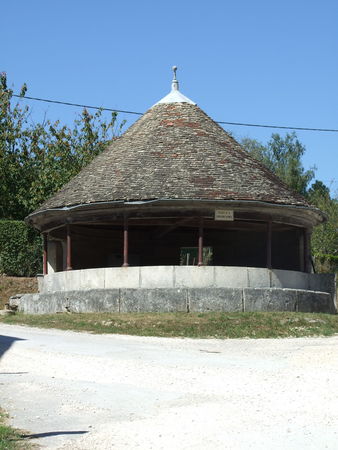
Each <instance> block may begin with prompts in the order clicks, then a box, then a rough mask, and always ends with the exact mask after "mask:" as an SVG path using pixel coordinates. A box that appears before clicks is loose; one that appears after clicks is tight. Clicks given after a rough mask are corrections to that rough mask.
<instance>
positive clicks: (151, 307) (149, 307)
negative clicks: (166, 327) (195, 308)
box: [120, 289, 187, 313]
mask: <svg viewBox="0 0 338 450" xmlns="http://www.w3.org/2000/svg"><path fill="white" fill-rule="evenodd" d="M179 311H180V312H186V311H187V302H186V292H185V290H184V289H121V290H120V312H122V313H123V312H179Z"/></svg>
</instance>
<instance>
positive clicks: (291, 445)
mask: <svg viewBox="0 0 338 450" xmlns="http://www.w3.org/2000/svg"><path fill="white" fill-rule="evenodd" d="M0 335H1V336H0V351H1V354H2V357H1V360H0V382H1V391H0V392H1V394H0V405H1V406H2V407H4V408H5V409H7V410H8V411H9V413H10V414H11V415H12V417H13V419H12V423H13V425H14V426H17V427H20V428H24V429H27V430H30V432H31V433H32V435H36V436H35V437H36V438H37V440H36V442H38V443H39V444H40V445H42V446H43V448H50V449H81V450H83V449H91V450H92V449H100V450H102V449H128V450H129V449H147V450H148V449H156V450H157V449H168V450H169V449H170V450H175V449H177V450H178V449H179V450H181V449H201V450H202V449H203V450H205V449H211V450H214V449H235V450H237V449H255V450H258V449H259V450H261V449H264V448H267V449H269V448H274V450H278V449H283V450H285V449H295V450H296V449H297V450H299V449H303V448H306V449H307V450H309V449H313V450H321V449H332V450H333V449H334V450H336V449H337V448H338V337H333V338H313V339H285V340H281V339H280V340H275V339H271V340H226V341H220V340H192V339H163V338H142V337H129V336H113V335H111V336H108V335H106V336H98V335H90V334H86V333H73V332H64V331H57V330H40V329H33V328H25V327H19V326H9V325H0Z"/></svg>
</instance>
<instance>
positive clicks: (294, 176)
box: [241, 133, 315, 195]
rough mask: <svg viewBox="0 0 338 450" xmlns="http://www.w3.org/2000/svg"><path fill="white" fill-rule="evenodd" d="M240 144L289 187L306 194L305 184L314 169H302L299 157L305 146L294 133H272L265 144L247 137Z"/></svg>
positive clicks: (312, 175)
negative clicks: (283, 135)
mask: <svg viewBox="0 0 338 450" xmlns="http://www.w3.org/2000/svg"><path fill="white" fill-rule="evenodd" d="M241 144H242V146H243V147H244V148H245V149H246V150H247V151H248V152H249V153H250V154H251V156H253V157H254V158H255V159H257V160H258V161H260V162H262V163H263V164H264V165H265V166H266V167H268V169H270V170H271V171H272V172H274V173H275V174H276V175H277V176H278V177H279V178H280V179H281V180H283V181H284V183H286V184H287V185H288V186H289V187H290V188H291V189H293V190H294V191H296V192H299V193H300V194H302V195H306V192H307V186H308V184H309V182H310V181H311V180H312V179H313V177H314V170H315V169H314V168H312V169H310V170H305V169H304V167H303V165H302V161H301V159H302V156H303V155H304V152H305V147H304V146H303V145H302V144H301V143H300V141H299V140H298V139H297V136H296V134H295V133H291V134H289V133H287V134H286V136H285V137H284V138H282V137H281V136H280V135H279V134H278V133H274V134H272V136H271V139H270V141H269V142H268V143H267V145H263V144H262V143H260V142H259V141H256V140H255V139H248V138H246V139H243V140H242V141H241Z"/></svg>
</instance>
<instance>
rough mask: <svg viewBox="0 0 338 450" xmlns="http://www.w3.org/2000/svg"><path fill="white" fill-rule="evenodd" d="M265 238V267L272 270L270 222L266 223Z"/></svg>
mask: <svg viewBox="0 0 338 450" xmlns="http://www.w3.org/2000/svg"><path fill="white" fill-rule="evenodd" d="M266 234H267V236H266V267H267V268H268V269H272V222H271V220H270V221H269V222H268V223H267V233H266Z"/></svg>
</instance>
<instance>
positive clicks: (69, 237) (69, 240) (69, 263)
mask: <svg viewBox="0 0 338 450" xmlns="http://www.w3.org/2000/svg"><path fill="white" fill-rule="evenodd" d="M66 230H67V257H66V264H67V266H66V270H73V267H72V235H71V229H70V225H69V224H67V225H66Z"/></svg>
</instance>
